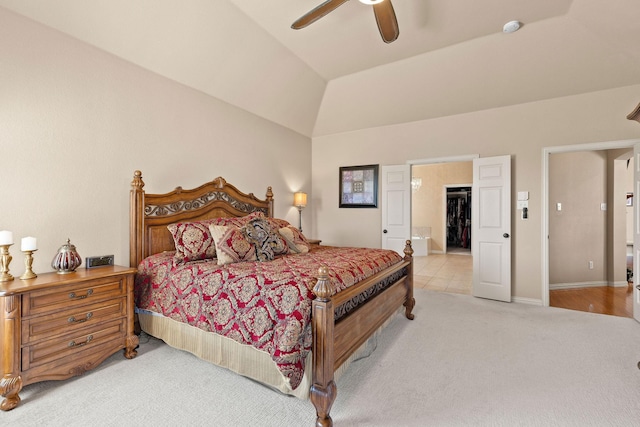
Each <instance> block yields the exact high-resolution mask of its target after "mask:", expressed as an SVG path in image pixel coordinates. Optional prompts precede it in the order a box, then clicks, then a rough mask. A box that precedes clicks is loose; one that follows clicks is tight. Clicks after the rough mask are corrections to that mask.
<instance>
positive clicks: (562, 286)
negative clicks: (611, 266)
mask: <svg viewBox="0 0 640 427" xmlns="http://www.w3.org/2000/svg"><path fill="white" fill-rule="evenodd" d="M597 286H609V283H608V282H573V283H550V284H549V290H551V291H553V290H556V289H573V288H595V287H597Z"/></svg>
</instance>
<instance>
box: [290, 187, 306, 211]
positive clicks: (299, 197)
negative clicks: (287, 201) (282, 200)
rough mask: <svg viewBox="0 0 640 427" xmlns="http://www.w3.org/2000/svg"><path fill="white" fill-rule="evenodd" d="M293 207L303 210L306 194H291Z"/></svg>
mask: <svg viewBox="0 0 640 427" xmlns="http://www.w3.org/2000/svg"><path fill="white" fill-rule="evenodd" d="M293 206H296V207H299V208H304V207H305V206H307V193H303V192H302V191H298V192H297V193H293Z"/></svg>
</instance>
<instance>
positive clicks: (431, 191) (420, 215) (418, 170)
mask: <svg viewBox="0 0 640 427" xmlns="http://www.w3.org/2000/svg"><path fill="white" fill-rule="evenodd" d="M411 176H412V177H419V178H422V187H420V189H419V190H417V191H414V192H413V193H412V194H411V225H412V227H414V228H415V227H431V251H432V252H443V251H444V250H445V249H446V244H447V242H446V240H445V238H444V215H445V212H444V207H443V205H442V202H443V201H444V198H443V194H444V192H445V185H455V184H472V183H473V163H472V162H452V163H438V164H431V165H414V166H413V167H412V169H411Z"/></svg>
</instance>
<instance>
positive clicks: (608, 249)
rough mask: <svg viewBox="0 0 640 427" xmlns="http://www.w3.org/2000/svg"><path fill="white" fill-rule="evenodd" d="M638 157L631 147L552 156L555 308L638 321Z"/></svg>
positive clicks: (550, 292) (552, 296)
mask: <svg viewBox="0 0 640 427" xmlns="http://www.w3.org/2000/svg"><path fill="white" fill-rule="evenodd" d="M632 155H633V151H632V150H631V149H630V148H628V147H627V148H612V149H600V150H598V149H584V150H575V148H574V149H573V150H570V151H558V152H556V153H549V155H548V158H547V176H548V186H547V188H548V190H547V195H548V210H547V212H546V214H547V221H548V225H547V230H548V234H547V236H548V301H549V305H550V306H553V307H560V308H568V309H573V310H580V311H590V312H594V313H601V314H610V315H616V316H623V317H633V287H632V285H631V284H629V279H630V274H629V273H628V265H629V261H632V260H629V259H628V258H629V256H628V252H630V253H631V254H632V253H633V251H632V250H631V251H629V249H628V247H629V244H630V242H632V241H633V233H632V229H633V211H632V209H633V207H632V206H629V203H628V202H627V200H629V198H628V197H627V195H628V194H632V193H633V165H632V164H631V165H630V162H632V161H633V160H632ZM630 204H633V199H632V198H630ZM630 209H631V212H630ZM629 221H631V226H630V227H629V226H628V224H629Z"/></svg>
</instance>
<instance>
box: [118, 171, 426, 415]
mask: <svg viewBox="0 0 640 427" xmlns="http://www.w3.org/2000/svg"><path fill="white" fill-rule="evenodd" d="M143 188H144V182H143V181H142V174H141V172H140V171H135V172H134V176H133V181H132V183H131V191H130V266H131V267H137V266H138V265H139V264H140V263H141V261H143V260H144V259H145V258H146V257H149V256H150V255H153V254H159V253H162V252H163V251H172V250H174V249H175V247H174V241H173V237H172V235H171V233H170V232H169V230H168V229H167V226H168V225H169V224H173V223H176V222H185V221H197V220H205V219H213V218H221V217H242V216H246V215H249V214H252V213H254V212H263V213H264V214H265V215H266V216H268V217H273V206H274V204H273V200H274V199H273V193H272V189H271V187H268V188H267V192H266V198H265V199H264V200H260V199H258V198H257V197H255V196H254V195H253V194H251V193H249V194H246V193H243V192H241V191H239V190H238V189H237V188H236V187H234V186H233V185H231V184H228V183H227V182H226V181H225V180H224V179H223V178H221V177H219V178H216V179H214V180H213V181H211V182H208V183H206V184H203V185H201V186H200V187H198V188H195V189H191V190H183V189H182V188H181V187H177V188H176V189H175V190H174V191H172V192H169V193H166V194H147V193H145V191H144V189H143ZM404 253H405V256H404V259H402V260H401V262H399V263H397V264H395V265H393V266H391V267H389V268H387V269H385V270H383V271H381V272H379V273H377V274H375V275H374V276H372V277H370V278H368V279H366V280H363V281H361V282H358V283H356V284H355V285H353V286H351V287H349V288H348V289H346V290H343V291H341V292H338V293H335V292H334V289H333V285H332V282H331V280H330V279H329V274H328V269H327V268H326V267H321V268H320V269H319V270H318V276H317V283H316V285H315V287H314V288H313V294H314V295H315V299H314V300H313V302H312V304H311V326H312V336H313V344H312V357H311V360H312V362H311V364H312V365H311V367H310V370H309V372H311V378H310V384H311V386H310V389H309V398H310V400H311V401H312V403H313V405H314V406H315V408H316V415H317V419H316V425H317V426H331V425H332V424H333V422H332V419H331V417H330V415H329V413H330V410H331V406H332V404H333V402H334V400H335V398H336V393H337V389H336V384H335V381H334V372H335V371H336V370H337V369H338V368H340V367H341V365H343V363H344V362H345V361H347V359H348V358H349V357H350V356H351V355H352V354H353V353H354V352H355V351H356V350H357V349H358V348H359V347H361V346H362V345H363V344H364V343H365V342H366V341H367V340H368V339H369V338H370V337H371V336H372V335H373V334H374V333H375V332H376V331H377V330H378V329H379V328H380V327H381V326H382V325H383V324H384V323H385V322H386V321H388V319H390V318H391V317H392V316H393V315H394V314H395V313H396V312H397V311H398V310H399V309H400V308H401V307H402V306H404V313H405V316H406V317H407V318H408V319H413V314H412V313H411V312H412V310H413V306H414V304H415V301H414V298H413V272H412V268H413V267H412V254H413V250H412V249H411V242H410V241H407V245H406V248H405V250H404ZM385 282H387V284H386V285H385V288H384V290H383V291H381V292H380V293H377V294H376V295H375V296H374V297H372V298H370V299H367V300H366V302H364V303H362V302H361V301H362V300H363V299H365V298H366V297H365V295H368V294H369V293H371V292H372V290H373V289H374V288H376V287H377V286H380V284H381V283H385ZM389 283H391V284H389ZM354 301H360V302H359V304H360V305H358V306H357V308H356V309H353V310H352V311H350V312H349V314H348V315H346V316H343V317H341V318H339V320H338V321H335V320H334V318H335V314H336V313H337V312H339V311H344V309H345V307H346V306H353V305H354ZM209 334H210V335H215V334H212V333H209Z"/></svg>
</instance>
